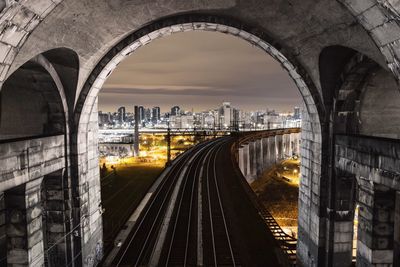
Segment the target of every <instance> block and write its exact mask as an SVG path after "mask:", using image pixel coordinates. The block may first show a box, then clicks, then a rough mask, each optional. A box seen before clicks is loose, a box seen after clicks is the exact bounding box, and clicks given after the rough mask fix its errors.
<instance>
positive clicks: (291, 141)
mask: <svg viewBox="0 0 400 267" xmlns="http://www.w3.org/2000/svg"><path fill="white" fill-rule="evenodd" d="M293 147H294V134H292V133H291V134H289V145H288V156H289V157H291V156H293Z"/></svg>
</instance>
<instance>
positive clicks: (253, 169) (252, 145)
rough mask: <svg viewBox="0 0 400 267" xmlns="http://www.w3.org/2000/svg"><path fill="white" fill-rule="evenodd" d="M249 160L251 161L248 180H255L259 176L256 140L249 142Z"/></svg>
mask: <svg viewBox="0 0 400 267" xmlns="http://www.w3.org/2000/svg"><path fill="white" fill-rule="evenodd" d="M249 159H250V160H249V161H250V169H249V172H248V176H247V177H248V179H247V181H248V182H252V181H254V179H255V178H256V177H257V155H256V142H255V141H252V142H249Z"/></svg>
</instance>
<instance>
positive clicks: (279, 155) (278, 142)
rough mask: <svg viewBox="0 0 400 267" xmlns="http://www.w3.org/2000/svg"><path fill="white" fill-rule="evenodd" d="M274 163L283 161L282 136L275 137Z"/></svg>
mask: <svg viewBox="0 0 400 267" xmlns="http://www.w3.org/2000/svg"><path fill="white" fill-rule="evenodd" d="M275 146H276V162H278V161H281V160H282V159H283V138H282V135H275Z"/></svg>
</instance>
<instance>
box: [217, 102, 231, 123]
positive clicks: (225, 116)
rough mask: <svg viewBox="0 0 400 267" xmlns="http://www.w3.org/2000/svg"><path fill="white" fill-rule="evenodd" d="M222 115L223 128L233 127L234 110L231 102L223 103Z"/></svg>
mask: <svg viewBox="0 0 400 267" xmlns="http://www.w3.org/2000/svg"><path fill="white" fill-rule="evenodd" d="M220 115H221V124H222V125H221V126H222V127H223V128H229V127H231V120H232V108H231V103H230V102H223V103H222V107H221V108H220Z"/></svg>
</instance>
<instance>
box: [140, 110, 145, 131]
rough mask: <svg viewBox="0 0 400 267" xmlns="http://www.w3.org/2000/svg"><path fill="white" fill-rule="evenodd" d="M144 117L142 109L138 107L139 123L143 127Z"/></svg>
mask: <svg viewBox="0 0 400 267" xmlns="http://www.w3.org/2000/svg"><path fill="white" fill-rule="evenodd" d="M144 121H145V116H144V107H143V106H139V123H140V124H141V125H142V126H144Z"/></svg>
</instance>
